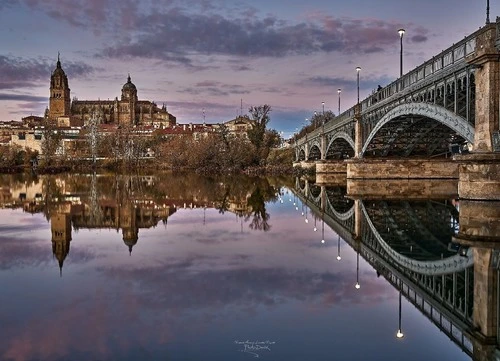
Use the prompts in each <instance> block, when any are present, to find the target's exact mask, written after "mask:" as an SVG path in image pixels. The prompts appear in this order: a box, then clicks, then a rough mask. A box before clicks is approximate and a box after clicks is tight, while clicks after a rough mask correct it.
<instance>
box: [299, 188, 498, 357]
mask: <svg viewBox="0 0 500 361" xmlns="http://www.w3.org/2000/svg"><path fill="white" fill-rule="evenodd" d="M387 183H391V184H390V191H389V190H386V191H384V190H381V187H380V182H379V181H352V182H351V181H348V182H347V184H344V183H342V182H341V183H340V184H326V185H325V184H319V185H317V184H315V183H314V182H310V181H307V180H297V181H296V190H297V192H298V194H299V195H300V197H301V198H304V199H306V202H307V200H309V201H310V202H312V208H313V210H314V211H315V212H317V213H320V214H322V217H324V216H325V217H326V219H327V222H328V224H329V226H330V227H331V228H332V229H334V230H335V232H337V233H338V234H339V235H340V234H342V235H343V238H344V239H345V240H346V242H347V243H348V244H350V246H351V247H352V248H353V249H355V250H356V284H355V287H356V289H359V288H360V287H361V286H360V282H359V255H360V254H361V255H362V256H363V258H364V259H365V260H366V261H367V262H368V263H369V264H371V265H372V266H373V268H374V269H375V270H376V271H377V275H382V276H384V278H386V279H387V280H388V281H389V282H390V283H391V284H393V285H394V287H395V288H396V289H398V290H399V300H400V301H399V327H398V331H397V333H396V337H397V338H402V337H403V336H404V334H403V332H402V329H401V297H402V296H404V297H406V299H407V300H408V301H410V302H411V303H412V304H413V305H414V306H415V307H416V308H417V309H419V310H420V311H421V312H422V313H423V314H424V315H426V316H427V317H428V318H429V319H430V320H431V321H432V322H433V323H434V324H435V325H436V326H437V327H438V328H439V329H440V330H441V331H442V332H443V333H445V334H446V335H447V336H448V337H449V338H450V339H451V340H453V341H454V342H455V343H456V344H457V345H459V346H460V348H461V349H462V350H463V351H464V352H465V353H467V354H468V355H469V356H472V357H473V359H475V360H493V359H496V356H494V354H495V353H496V352H497V345H498V335H499V323H498V317H497V315H498V314H500V306H499V305H500V303H499V302H497V301H496V300H497V299H499V298H498V297H499V287H498V285H497V283H498V282H499V281H500V277H499V265H500V263H499V261H497V260H498V259H500V257H499V256H500V253H499V251H498V246H497V244H498V243H497V242H498V241H499V240H500V237H499V236H500V232H499V229H500V226H498V224H499V220H500V210H499V208H498V207H499V205H500V204H499V202H492V201H490V202H477V201H463V202H461V203H462V204H461V207H460V206H459V202H458V201H457V200H456V199H455V197H456V184H455V187H453V186H452V184H451V182H449V181H446V182H442V181H439V182H436V181H429V182H421V181H420V182H419V181H391V182H387ZM382 188H383V187H382ZM348 190H349V191H348ZM402 196H404V197H405V198H404V199H402ZM443 196H444V197H443ZM346 198H347V199H346ZM459 209H461V212H460V213H461V214H463V219H462V222H461V223H460V222H459ZM338 247H339V251H338V254H339V255H340V239H339V244H338ZM339 258H340V257H338V259H339Z"/></svg>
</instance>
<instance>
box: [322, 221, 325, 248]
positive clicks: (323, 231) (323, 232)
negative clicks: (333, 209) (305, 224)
mask: <svg viewBox="0 0 500 361" xmlns="http://www.w3.org/2000/svg"><path fill="white" fill-rule="evenodd" d="M321 243H322V244H323V243H325V218H324V216H323V213H322V214H321Z"/></svg>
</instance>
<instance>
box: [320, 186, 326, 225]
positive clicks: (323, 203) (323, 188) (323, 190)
mask: <svg viewBox="0 0 500 361" xmlns="http://www.w3.org/2000/svg"><path fill="white" fill-rule="evenodd" d="M320 196H321V212H322V213H325V210H326V186H321V193H320ZM321 218H323V217H321Z"/></svg>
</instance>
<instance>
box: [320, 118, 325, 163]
mask: <svg viewBox="0 0 500 361" xmlns="http://www.w3.org/2000/svg"><path fill="white" fill-rule="evenodd" d="M320 150H321V160H325V159H326V136H325V127H324V126H323V131H322V132H321V149H320Z"/></svg>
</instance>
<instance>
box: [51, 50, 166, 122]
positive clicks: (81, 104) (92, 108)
mask: <svg viewBox="0 0 500 361" xmlns="http://www.w3.org/2000/svg"><path fill="white" fill-rule="evenodd" d="M94 113H97V114H98V115H99V118H100V122H101V123H103V124H116V125H120V126H134V125H148V126H153V127H155V128H164V127H169V126H172V125H175V124H176V118H175V116H173V115H172V114H170V113H169V112H168V111H167V108H166V106H165V105H163V106H162V107H161V108H160V107H158V106H157V105H156V103H154V102H152V101H149V100H139V98H138V97H137V87H136V86H135V85H134V83H132V80H131V78H130V75H129V76H128V78H127V82H126V83H125V84H124V85H123V87H122V91H121V98H120V99H118V97H116V98H115V99H114V100H104V101H103V100H78V99H73V101H71V100H70V88H69V85H68V77H67V76H66V73H65V72H64V70H63V69H62V67H61V61H60V60H59V58H58V59H57V65H56V69H55V70H54V71H53V72H52V76H51V78H50V99H49V110H48V118H49V119H50V120H51V121H53V122H55V123H57V124H63V125H65V126H69V125H72V124H78V125H87V124H88V122H89V119H90V118H91V117H92V114H94ZM68 123H69V124H68Z"/></svg>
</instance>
